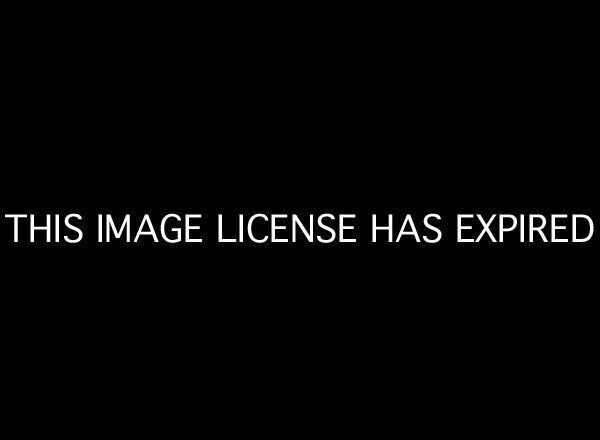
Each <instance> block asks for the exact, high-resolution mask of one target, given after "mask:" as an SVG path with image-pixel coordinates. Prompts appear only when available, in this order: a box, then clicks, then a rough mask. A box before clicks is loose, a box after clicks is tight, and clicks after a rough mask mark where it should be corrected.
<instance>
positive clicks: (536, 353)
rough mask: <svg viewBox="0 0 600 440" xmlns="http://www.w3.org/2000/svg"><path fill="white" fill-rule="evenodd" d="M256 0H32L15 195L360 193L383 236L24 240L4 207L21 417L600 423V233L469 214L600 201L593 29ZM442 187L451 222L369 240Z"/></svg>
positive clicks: (157, 206) (17, 29)
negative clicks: (465, 229)
mask: <svg viewBox="0 0 600 440" xmlns="http://www.w3.org/2000/svg"><path fill="white" fill-rule="evenodd" d="M52 12H54V13H56V12H57V11H52ZM153 12H157V11H153ZM163 12H164V11H163ZM247 12H248V14H250V13H251V12H252V13H253V14H252V15H248V14H246V12H240V11H239V10H237V9H236V11H228V12H227V13H225V14H224V15H222V14H221V15H216V14H215V13H214V12H207V11H205V12H195V13H193V14H190V15H188V14H185V13H184V12H183V11H181V12H178V13H176V14H175V15H173V16H171V15H167V14H166V13H165V15H164V16H163V14H162V12H161V13H160V14H159V15H160V18H156V16H155V15H152V18H151V17H150V16H147V15H146V14H145V13H141V12H140V11H137V12H136V13H134V14H131V15H130V14H127V15H125V14H124V13H123V12H122V13H119V14H115V15H114V16H112V15H111V16H110V17H107V18H102V19H100V18H99V17H100V16H102V17H104V15H97V14H100V12H97V13H96V12H95V13H94V14H92V15H85V19H83V18H82V16H78V17H77V19H75V18H73V19H65V22H64V23H63V21H62V20H61V21H58V20H50V19H48V17H49V16H46V17H45V16H44V14H43V13H41V14H39V15H40V16H36V17H35V19H34V18H33V15H36V14H34V13H33V12H32V11H29V12H28V14H26V15H25V16H23V17H24V21H19V22H18V24H16V25H15V26H14V29H12V28H11V29H10V30H8V31H7V39H6V44H5V52H4V55H3V66H4V67H3V70H4V72H3V73H4V74H5V79H4V80H3V85H4V87H3V96H4V99H3V109H4V111H3V113H4V114H3V124H2V125H3V133H4V136H3V137H4V142H3V153H2V154H3V160H2V173H1V176H2V177H1V178H2V201H1V202H2V213H3V214H4V213H6V212H27V213H34V212H36V213H42V212H43V213H67V212H79V213H82V214H85V215H86V216H91V215H94V214H95V213H97V212H106V211H109V210H110V211H111V212H127V211H129V212H136V213H143V212H149V213H152V214H154V215H159V214H161V213H165V212H170V211H174V212H179V213H186V212H189V213H202V214H203V215H205V217H206V218H207V219H211V220H212V221H214V216H215V215H216V213H218V212H223V211H226V212H238V211H243V212H267V213H269V212H274V213H282V212H283V213H316V214H318V213H320V212H334V213H336V212H355V213H358V214H359V215H360V216H361V243H360V244H357V245H347V246H346V245H344V246H342V245H334V246H329V247H322V246H321V247H319V246H314V247H311V246H289V245H283V246H275V245H273V246H267V247H260V248H253V247H244V248H231V247H228V248H219V247H217V246H215V245H214V244H213V245H211V244H210V243H209V244H207V245H206V246H198V247H189V246H188V247H185V246H183V247H179V246H178V247H173V248H168V247H158V248H156V247H152V246H139V247H133V246H132V247H129V248H128V247H126V246H125V247H118V246H117V247H98V246H96V245H94V244H93V243H87V244H82V245H80V246H75V247H66V248H65V247H56V246H55V247H53V246H14V245H11V244H10V243H9V242H8V240H7V239H6V238H7V237H6V235H7V231H6V230H5V229H6V225H5V224H4V225H3V234H4V241H3V247H2V253H3V255H4V256H5V257H6V258H4V259H3V263H2V264H3V270H2V273H3V278H4V281H3V286H6V287H3V288H2V292H3V294H2V301H3V303H4V304H3V307H2V311H3V314H4V315H5V319H3V326H4V328H5V331H4V332H3V333H4V338H3V339H4V341H5V344H4V346H5V347H6V348H5V358H6V362H5V365H7V366H8V367H9V371H10V373H9V374H7V375H6V382H7V384H8V385H9V387H10V388H11V389H14V390H15V393H14V394H13V393H11V394H10V395H11V398H10V408H11V414H15V415H18V416H23V415H24V414H25V415H27V414H32V412H31V411H32V410H33V409H37V410H39V411H36V414H37V413H41V414H44V415H46V418H44V420H45V422H44V423H48V424H51V425H56V426H61V427H63V426H64V425H63V424H64V423H66V424H67V425H70V424H72V423H74V422H73V421H74V419H77V420H78V421H83V422H87V423H86V425H87V426H88V427H90V426H98V427H104V428H106V427H107V426H110V425H112V422H114V421H123V420H127V421H132V420H133V421H134V425H135V426H138V427H148V426H150V427H152V428H153V429H158V426H157V425H160V426H162V427H165V428H166V429H167V430H168V431H172V430H174V429H176V428H180V427H181V426H183V425H184V424H183V423H182V422H184V421H191V422H192V423H193V424H195V425H196V424H199V425H201V426H198V427H199V428H202V427H203V426H205V425H204V423H206V422H205V421H206V420H207V419H208V420H209V421H212V422H213V423H214V422H216V423H217V424H218V425H219V426H221V427H222V429H224V430H230V429H239V428H242V429H253V428H255V427H256V428H262V429H265V428H270V429H273V428H274V427H275V426H276V425H278V424H280V423H281V422H283V423H282V424H283V426H284V427H285V429H286V430H285V431H281V432H288V431H295V430H298V429H306V430H308V432H314V431H313V430H312V429H314V428H312V427H313V426H315V422H317V423H318V422H323V421H328V422H330V423H329V426H330V428H329V429H331V430H332V431H331V432H337V430H340V429H344V428H350V429H353V430H354V429H356V430H358V429H359V428H363V429H365V432H369V433H372V432H373V430H375V429H383V428H384V427H386V426H387V425H389V424H390V423H391V425H392V426H395V427H396V428H402V427H404V426H406V427H408V425H405V424H404V423H405V422H402V421H405V420H407V419H408V420H410V421H412V422H413V423H416V424H417V425H419V426H421V427H422V428H423V429H425V430H431V429H440V428H441V429H448V430H449V429H455V428H461V429H465V428H467V427H469V428H471V429H474V428H475V425H477V424H479V423H482V424H483V425H484V426H485V427H486V428H487V429H488V430H498V429H507V430H509V432H512V431H510V430H511V429H512V428H511V427H512V426H514V423H515V422H523V421H525V420H528V421H532V420H533V421H534V423H532V424H531V426H532V428H533V429H541V427H552V428H553V429H554V428H555V429H558V427H559V426H557V425H561V426H563V427H565V428H567V429H569V430H571V429H573V426H574V425H573V423H574V422H573V420H574V419H573V418H572V416H574V415H576V416H577V418H578V422H577V425H578V426H581V422H582V421H583V420H584V419H585V418H586V414H588V413H589V408H588V406H587V404H586V398H587V397H589V396H590V395H592V392H593V390H594V389H595V385H594V381H593V380H592V374H591V373H592V371H593V370H594V368H595V366H597V363H595V361H592V359H593V358H594V356H593V349H594V346H593V341H594V340H595V338H596V336H597V329H598V326H597V321H596V320H595V314H596V311H597V304H596V301H595V299H594V297H593V295H594V293H595V291H596V290H597V288H596V287H595V283H594V282H593V281H595V278H594V269H595V266H596V264H597V263H596V262H597V237H595V238H594V241H593V243H588V244H585V245H562V244H558V245H552V246H550V245H515V244H507V245H505V246H489V245H481V246H460V245H458V244H456V243H455V234H454V224H453V219H454V216H455V215H456V214H457V213H461V212H477V213H512V214H519V213H545V214H549V213H584V214H588V215H591V216H592V217H593V218H594V219H595V221H596V224H597V208H596V207H595V205H596V203H595V200H596V198H595V195H594V193H593V188H595V187H596V186H597V183H596V180H597V179H595V167H594V160H593V158H592V154H593V151H592V148H593V146H594V145H597V135H596V132H595V130H594V129H595V123H596V122H595V121H596V119H597V116H598V115H597V108H596V107H595V105H596V104H595V102H596V101H597V85H596V84H595V82H594V81H593V78H596V77H597V69H596V67H595V66H594V64H593V61H594V60H593V54H594V51H593V49H594V46H593V45H592V42H593V40H592V39H591V33H592V32H593V29H591V28H590V27H588V26H587V24H586V23H584V22H583V21H582V19H581V17H580V16H577V17H575V18H569V17H568V16H567V15H564V16H562V17H561V19H560V20H558V19H556V18H553V19H552V20H550V19H549V18H547V17H546V18H544V17H542V16H541V14H540V13H539V11H538V13H535V14H532V15H527V17H526V18H525V13H524V11H521V13H520V14H516V15H514V16H513V15H511V14H509V16H506V15H504V14H501V13H500V11H495V12H494V13H487V12H484V11H481V12H480V15H477V14H478V13H476V12H475V11H469V14H466V12H467V11H445V12H441V11H427V12H425V13H420V14H416V13H414V12H412V11H404V12H397V11H394V12H393V13H392V12H385V11H380V12H376V13H374V14H371V13H369V14H367V13H366V11H353V12H354V14H352V15H347V14H346V13H344V14H338V13H332V14H330V15H329V14H328V15H327V17H326V18H325V14H324V11H321V13H319V14H308V16H307V15H306V14H303V13H301V12H300V11H295V12H294V13H284V12H283V11H281V12H280V13H276V12H274V11H272V10H270V11H269V13H268V14H267V13H266V12H265V11H262V12H261V11H255V10H253V11H247ZM305 12H306V11H305ZM446 12H448V13H449V12H452V13H453V14H454V15H446ZM69 13H70V14H73V13H74V12H73V11H70V12H69ZM75 14H77V13H75ZM272 14H273V15H272ZM278 14H280V15H278ZM470 14H474V15H470ZM561 15H562V14H561ZM62 16H63V18H65V17H66V16H65V15H62ZM184 16H185V19H184ZM357 16H358V17H357ZM69 17H70V15H69ZM257 17H260V19H259V18H257ZM557 20H558V21H557ZM429 212H437V213H440V214H441V215H442V216H443V217H444V219H445V228H444V234H445V237H444V240H443V242H442V243H441V244H439V245H436V246H414V245H411V244H410V243H406V244H402V245H398V246H389V247H375V246H372V245H370V244H369V243H368V241H369V240H368V238H369V234H368V225H369V223H368V219H369V216H370V214H371V213H378V214H387V213H395V214H398V215H401V214H405V213H413V214H423V213H429ZM207 221H209V220H207ZM363 229H367V230H366V233H365V231H364V230H363ZM55 411H56V412H58V413H61V414H62V416H61V417H54V416H53V415H52V414H53V413H54V412H55ZM25 417H26V416H25ZM40 417H41V416H40ZM172 417H174V418H172ZM40 420H41V419H40ZM51 425H48V426H51ZM26 426H27V425H26ZM134 429H140V428H135V427H134Z"/></svg>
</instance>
